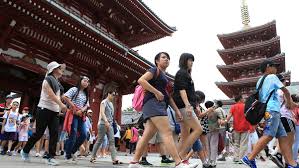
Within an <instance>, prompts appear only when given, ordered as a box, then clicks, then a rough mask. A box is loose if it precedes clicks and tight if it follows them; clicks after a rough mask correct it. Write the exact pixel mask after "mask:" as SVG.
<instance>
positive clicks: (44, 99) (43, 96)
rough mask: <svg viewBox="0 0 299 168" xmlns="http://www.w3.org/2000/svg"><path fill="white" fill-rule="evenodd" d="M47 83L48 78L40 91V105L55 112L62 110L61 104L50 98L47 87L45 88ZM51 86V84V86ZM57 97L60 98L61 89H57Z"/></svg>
mask: <svg viewBox="0 0 299 168" xmlns="http://www.w3.org/2000/svg"><path fill="white" fill-rule="evenodd" d="M46 83H48V82H47V81H46V80H44V81H43V84H42V85H43V87H42V90H41V93H40V99H39V103H38V105H37V106H38V107H41V108H46V109H48V110H51V111H53V112H60V107H59V105H58V104H57V103H56V102H55V101H53V100H52V99H50V96H49V95H48V93H47V91H46V89H45V87H44V86H45V85H46ZM49 87H50V86H49ZM56 96H57V98H58V99H59V100H60V90H58V91H57V93H56Z"/></svg>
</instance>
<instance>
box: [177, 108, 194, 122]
mask: <svg viewBox="0 0 299 168" xmlns="http://www.w3.org/2000/svg"><path fill="white" fill-rule="evenodd" d="M180 112H181V114H182V116H183V119H184V121H185V120H189V119H190V117H193V118H195V119H197V116H196V114H195V112H194V110H193V111H192V114H191V116H188V115H187V112H186V108H181V109H180Z"/></svg>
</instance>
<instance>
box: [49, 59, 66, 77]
mask: <svg viewBox="0 0 299 168" xmlns="http://www.w3.org/2000/svg"><path fill="white" fill-rule="evenodd" d="M58 67H61V68H62V69H63V70H64V69H65V64H58V63H57V62H56V61H52V62H50V63H49V64H48V65H47V70H48V71H47V75H49V74H50V73H52V72H53V70H54V69H56V68H58Z"/></svg>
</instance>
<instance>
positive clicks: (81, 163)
mask: <svg viewBox="0 0 299 168" xmlns="http://www.w3.org/2000/svg"><path fill="white" fill-rule="evenodd" d="M132 157H133V156H132V155H131V156H125V155H124V153H120V156H119V157H118V158H119V160H121V161H122V162H124V163H125V164H124V165H122V166H113V165H112V164H111V161H110V157H109V156H108V157H107V158H99V159H97V162H96V163H90V162H89V158H90V157H83V158H78V164H67V163H64V160H63V157H62V156H59V157H58V161H59V162H60V165H59V166H58V167H59V168H63V167H66V168H70V167H80V168H91V167H92V168H113V167H115V168H121V167H128V163H129V162H130V160H131V158H132ZM160 160H161V158H159V156H158V154H150V155H149V156H148V161H149V162H150V163H153V164H154V165H155V166H154V167H173V165H168V166H165V165H164V166H162V165H161V164H160ZM190 162H192V163H194V162H200V161H199V160H198V159H191V161H190ZM257 166H258V167H259V168H276V166H275V165H274V164H273V163H272V162H271V161H269V160H267V161H266V162H261V161H258V162H257ZM0 167H1V168H42V167H51V166H47V165H46V164H45V160H44V159H42V158H36V157H33V156H32V157H31V162H30V163H24V162H23V161H22V160H21V157H20V156H19V155H17V156H7V155H5V156H2V155H0ZM198 167H199V168H201V164H200V166H198ZM217 168H246V166H245V165H238V164H233V163H232V159H231V158H227V161H226V162H217Z"/></svg>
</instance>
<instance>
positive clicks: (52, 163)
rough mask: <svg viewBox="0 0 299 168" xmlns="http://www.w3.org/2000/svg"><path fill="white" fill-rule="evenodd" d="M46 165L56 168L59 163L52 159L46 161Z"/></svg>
mask: <svg viewBox="0 0 299 168" xmlns="http://www.w3.org/2000/svg"><path fill="white" fill-rule="evenodd" d="M46 164H48V165H52V166H57V165H59V162H58V161H57V160H55V159H54V158H49V159H46Z"/></svg>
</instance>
